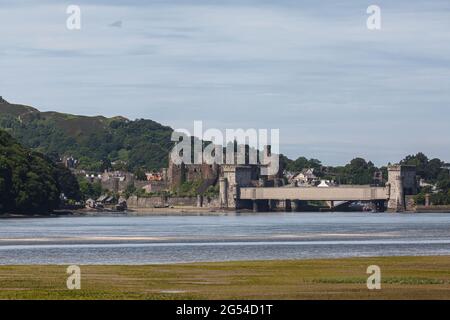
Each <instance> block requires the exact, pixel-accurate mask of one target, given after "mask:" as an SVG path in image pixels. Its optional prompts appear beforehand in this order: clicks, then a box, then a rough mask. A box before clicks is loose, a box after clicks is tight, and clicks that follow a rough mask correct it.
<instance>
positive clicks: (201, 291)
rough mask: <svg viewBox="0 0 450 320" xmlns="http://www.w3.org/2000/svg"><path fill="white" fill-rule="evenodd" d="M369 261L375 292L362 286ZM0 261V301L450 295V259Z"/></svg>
mask: <svg viewBox="0 0 450 320" xmlns="http://www.w3.org/2000/svg"><path fill="white" fill-rule="evenodd" d="M369 265H378V266H379V267H380V268H381V281H382V284H381V290H368V289H367V286H366V281H367V277H368V275H367V274H366V270H367V267H368V266H369ZM66 268H67V266H58V265H48V266H31V265H26V266H0V299H450V256H428V257H372V258H349V259H315V260H284V261H268V260H265V261H251V262H249V261H242V262H214V263H192V264H169V265H140V266H137V265H128V266H124V265H120V266H119V265H110V266H106V265H102V266H93V265H90V266H81V290H68V289H67V288H66V280H67V274H66Z"/></svg>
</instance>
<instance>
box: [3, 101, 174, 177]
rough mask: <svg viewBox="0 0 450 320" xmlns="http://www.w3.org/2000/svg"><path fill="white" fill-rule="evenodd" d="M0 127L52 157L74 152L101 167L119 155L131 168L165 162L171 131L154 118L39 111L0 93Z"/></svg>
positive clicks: (84, 162) (91, 165) (154, 166)
mask: <svg viewBox="0 0 450 320" xmlns="http://www.w3.org/2000/svg"><path fill="white" fill-rule="evenodd" d="M0 128H1V129H4V130H6V131H8V132H9V133H10V134H11V135H12V136H14V137H15V138H16V139H17V140H18V141H19V142H20V143H22V144H23V145H24V146H26V147H29V148H31V149H32V150H35V151H39V152H41V153H44V154H46V155H48V156H49V157H50V158H52V159H54V160H56V159H57V158H59V157H62V156H64V155H66V156H70V155H72V156H74V157H75V158H77V159H79V160H80V168H84V169H87V170H102V169H103V168H104V167H105V166H109V165H110V163H111V162H114V161H117V160H121V161H120V163H122V164H126V165H125V166H126V169H128V170H131V171H133V170H136V169H137V168H139V167H144V168H146V169H157V168H160V167H165V166H167V157H168V153H169V150H170V148H171V146H172V142H171V141H170V136H171V133H172V131H173V130H172V129H171V128H170V127H167V126H163V125H161V124H159V123H157V122H155V121H152V120H145V119H139V120H135V121H130V120H128V119H126V118H124V117H113V118H106V117H103V116H93V117H89V116H78V115H72V114H65V113H59V112H53V111H50V112H41V111H39V110H38V109H36V108H33V107H30V106H24V105H19V104H12V103H9V102H7V101H6V100H4V99H2V98H1V97H0Z"/></svg>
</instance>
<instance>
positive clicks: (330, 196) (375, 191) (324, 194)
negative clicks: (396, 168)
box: [239, 186, 389, 201]
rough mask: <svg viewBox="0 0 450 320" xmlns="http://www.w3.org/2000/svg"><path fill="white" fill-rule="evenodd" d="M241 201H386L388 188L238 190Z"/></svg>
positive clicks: (341, 187) (346, 187)
mask: <svg viewBox="0 0 450 320" xmlns="http://www.w3.org/2000/svg"><path fill="white" fill-rule="evenodd" d="M239 198H240V199H242V200H287V199H295V200H305V201H308V200H310V201H313V200H316V201H376V200H388V199H389V188H386V187H370V186H340V187H328V188H318V187H284V188H248V187H247V188H245V187H243V188H240V196H239Z"/></svg>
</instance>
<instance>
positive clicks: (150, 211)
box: [0, 207, 450, 219]
mask: <svg viewBox="0 0 450 320" xmlns="http://www.w3.org/2000/svg"><path fill="white" fill-rule="evenodd" d="M314 212H315V213H343V212H345V213H347V212H348V213H351V212H359V211H326V212H320V211H270V212H262V211H261V212H253V211H252V210H246V209H241V210H227V209H221V208H204V207H203V208H202V207H200V208H199V207H162V208H130V209H128V210H124V211H115V210H105V209H102V210H95V209H87V208H83V209H76V210H73V209H72V210H55V211H54V212H52V213H42V214H36V213H33V214H25V213H4V214H0V219H30V218H58V217H102V216H108V217H114V216H121V217H124V216H129V217H136V216H137V217H144V216H227V215H235V214H248V215H258V214H267V213H273V214H276V213H298V214H301V213H314ZM377 213H389V214H429V213H439V214H448V213H450V210H433V209H432V208H430V209H428V210H420V211H404V212H388V211H384V212H376V213H373V212H369V211H367V214H368V215H372V214H375V215H376V214H377Z"/></svg>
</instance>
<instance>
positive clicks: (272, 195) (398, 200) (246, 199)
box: [219, 165, 417, 211]
mask: <svg viewBox="0 0 450 320" xmlns="http://www.w3.org/2000/svg"><path fill="white" fill-rule="evenodd" d="M252 170H254V168H252V167H249V166H224V168H223V176H222V177H221V178H220V180H219V186H220V202H221V207H222V208H229V209H241V208H253V210H254V211H258V210H260V209H263V210H266V209H268V210H271V209H273V208H276V207H277V204H279V203H281V202H282V203H284V205H285V209H286V210H290V209H291V203H293V204H294V205H298V204H299V203H300V202H301V201H325V202H328V203H329V205H330V207H331V208H333V207H334V202H337V201H340V202H342V201H345V202H355V201H365V202H370V203H372V205H373V208H374V209H376V210H379V211H383V210H384V209H385V206H386V204H387V209H388V210H390V211H404V210H405V209H406V201H405V200H406V198H405V196H406V195H413V194H416V192H417V179H416V169H415V167H414V166H405V165H394V166H390V167H389V168H388V182H387V183H386V186H385V187H373V186H369V185H366V186H360V185H341V186H337V187H294V186H282V187H266V186H261V187H255V186H253V185H254V181H252V176H253V171H252ZM263 183H264V182H263Z"/></svg>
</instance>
